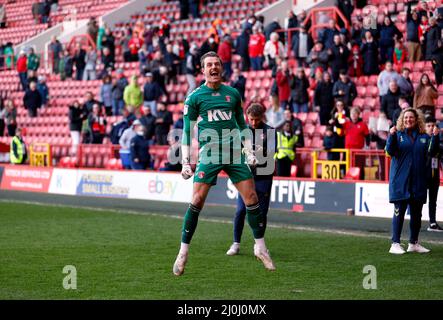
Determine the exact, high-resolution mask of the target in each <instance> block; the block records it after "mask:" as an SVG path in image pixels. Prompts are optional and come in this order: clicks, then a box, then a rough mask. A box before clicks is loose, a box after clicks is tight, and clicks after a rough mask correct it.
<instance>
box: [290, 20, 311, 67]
mask: <svg viewBox="0 0 443 320" xmlns="http://www.w3.org/2000/svg"><path fill="white" fill-rule="evenodd" d="M291 45H292V47H291V48H292V53H293V54H294V57H295V58H296V59H297V65H298V66H299V67H306V66H307V63H306V59H307V57H308V55H309V52H311V50H312V47H313V46H314V40H313V39H312V36H311V35H310V34H309V33H307V32H306V27H305V25H304V24H301V25H300V30H298V31H297V32H294V33H293V34H292V44H291Z"/></svg>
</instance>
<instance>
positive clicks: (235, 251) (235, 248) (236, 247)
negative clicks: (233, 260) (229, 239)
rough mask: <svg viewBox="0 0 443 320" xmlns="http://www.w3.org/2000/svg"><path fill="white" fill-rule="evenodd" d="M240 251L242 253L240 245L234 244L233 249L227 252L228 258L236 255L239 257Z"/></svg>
mask: <svg viewBox="0 0 443 320" xmlns="http://www.w3.org/2000/svg"><path fill="white" fill-rule="evenodd" d="M239 251H240V245H239V244H236V243H233V244H232V245H231V247H230V248H229V250H228V251H226V254H227V255H228V256H235V255H237V254H238V253H239Z"/></svg>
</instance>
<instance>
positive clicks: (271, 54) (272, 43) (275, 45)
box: [263, 32, 285, 69]
mask: <svg viewBox="0 0 443 320" xmlns="http://www.w3.org/2000/svg"><path fill="white" fill-rule="evenodd" d="M279 38H280V37H279V35H278V33H277V32H273V33H271V36H270V39H269V40H268V41H267V42H266V44H265V48H264V50H263V55H264V57H265V64H266V65H267V66H268V68H269V69H273V68H274V67H275V66H276V59H277V58H280V59H283V58H284V57H285V48H284V46H283V43H282V42H281V41H280V40H279Z"/></svg>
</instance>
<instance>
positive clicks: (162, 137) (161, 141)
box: [155, 133, 168, 146]
mask: <svg viewBox="0 0 443 320" xmlns="http://www.w3.org/2000/svg"><path fill="white" fill-rule="evenodd" d="M155 140H156V144H157V145H160V146H166V145H168V134H167V133H165V134H156V135H155Z"/></svg>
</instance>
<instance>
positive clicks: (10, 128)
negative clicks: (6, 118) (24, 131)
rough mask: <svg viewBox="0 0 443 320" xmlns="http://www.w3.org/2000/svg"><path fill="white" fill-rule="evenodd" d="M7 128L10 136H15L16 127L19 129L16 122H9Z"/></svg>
mask: <svg viewBox="0 0 443 320" xmlns="http://www.w3.org/2000/svg"><path fill="white" fill-rule="evenodd" d="M7 128H8V136H10V137H13V136H15V129H17V125H16V124H8V125H7Z"/></svg>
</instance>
